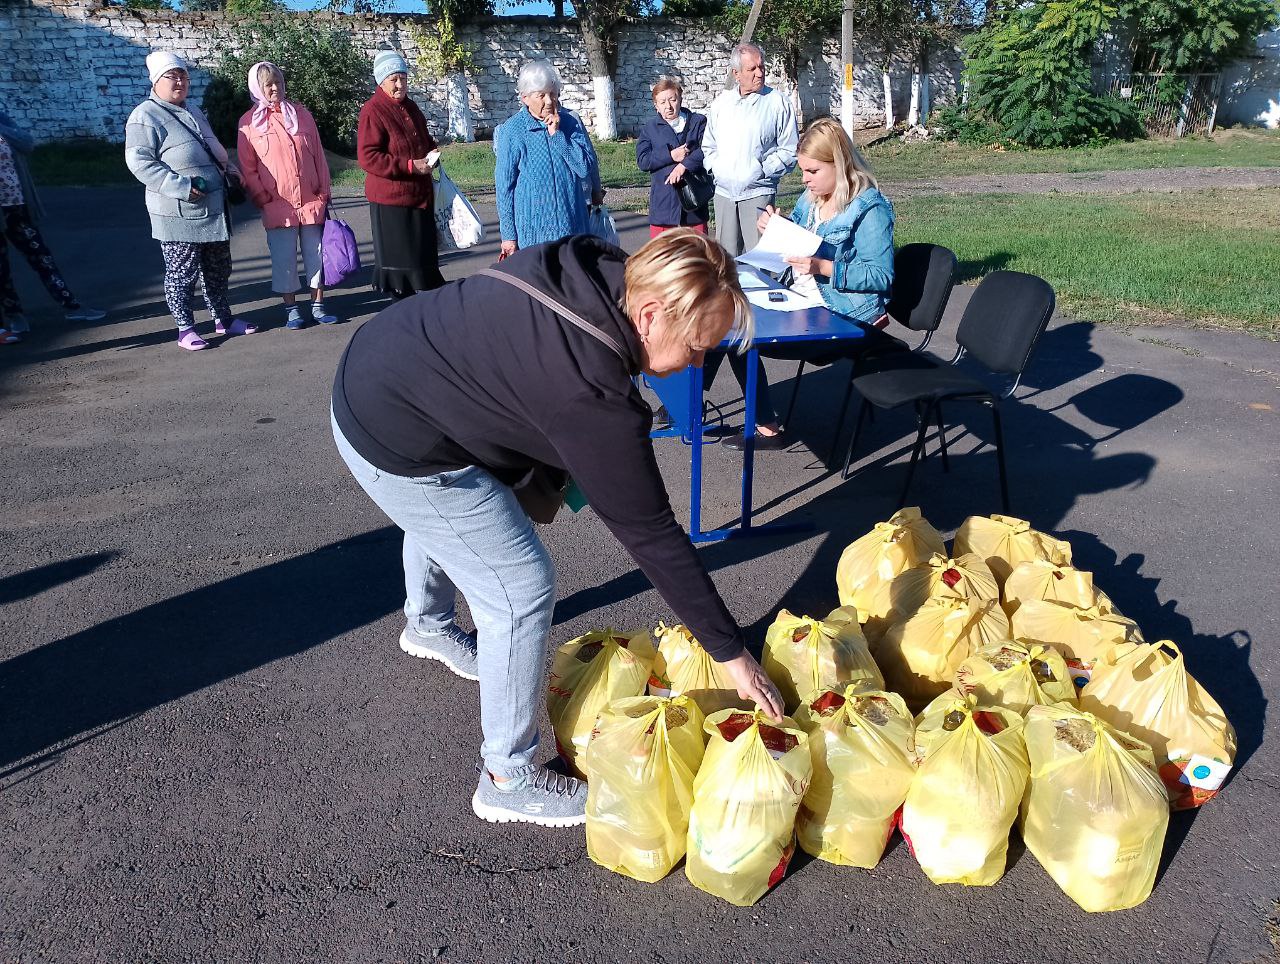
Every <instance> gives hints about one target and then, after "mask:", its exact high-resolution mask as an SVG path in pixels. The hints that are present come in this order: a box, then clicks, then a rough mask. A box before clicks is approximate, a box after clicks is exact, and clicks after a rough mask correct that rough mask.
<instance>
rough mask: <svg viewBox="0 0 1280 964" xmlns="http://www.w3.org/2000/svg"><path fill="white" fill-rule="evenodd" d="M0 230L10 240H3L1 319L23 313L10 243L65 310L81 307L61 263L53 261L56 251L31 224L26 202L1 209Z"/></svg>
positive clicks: (0, 246) (0, 253)
mask: <svg viewBox="0 0 1280 964" xmlns="http://www.w3.org/2000/svg"><path fill="white" fill-rule="evenodd" d="M0 212H2V213H0V231H3V233H4V237H5V238H6V239H8V244H6V243H5V242H4V240H0V321H3V320H4V318H5V316H7V315H20V314H22V302H21V301H19V300H18V291H17V289H16V288H14V286H13V271H12V270H11V268H10V266H9V245H10V244H11V245H13V246H14V248H16V249H17V250H18V251H19V252H20V253H21V254H22V256H23V257H24V258H26V259H27V264H29V265H31V269H32V270H33V271H34V272H35V273H36V274H37V275H39V276H40V280H41V281H42V282H43V283H44V286H45V288H46V289H47V290H48V292H49V294H50V295H52V296H53V300H54V301H56V302H57V303H58V304H59V305H61V306H62V307H63V309H64V310H66V311H71V310H74V309H76V308H79V307H80V302H78V301H76V299H75V296H74V295H73V294H71V289H70V288H68V287H67V283H66V282H65V281H63V280H62V274H61V272H59V271H58V265H57V263H56V262H55V261H54V260H53V252H52V251H50V250H49V246H48V245H47V244H45V243H44V238H43V237H42V236H41V234H40V229H39V228H37V227H36V226H35V225H34V224H32V223H31V215H30V214H29V213H28V211H27V206H26V205H25V204H12V205H8V206H6V207H4V208H0Z"/></svg>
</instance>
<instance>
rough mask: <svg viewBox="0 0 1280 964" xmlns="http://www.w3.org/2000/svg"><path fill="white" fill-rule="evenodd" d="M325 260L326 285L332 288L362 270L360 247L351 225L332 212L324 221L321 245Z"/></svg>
mask: <svg viewBox="0 0 1280 964" xmlns="http://www.w3.org/2000/svg"><path fill="white" fill-rule="evenodd" d="M320 249H321V256H322V258H323V260H324V286H325V287H326V288H332V287H333V286H334V285H340V284H342V282H343V281H345V280H346V279H347V278H349V277H351V276H352V275H353V274H355V273H356V272H357V271H359V270H360V247H359V245H357V244H356V233H355V232H354V231H352V230H351V225H349V224H347V222H346V221H341V220H339V219H338V218H335V217H333V215H332V214H330V216H329V218H328V219H327V220H326V221H325V222H324V239H323V240H322V242H321V245H320Z"/></svg>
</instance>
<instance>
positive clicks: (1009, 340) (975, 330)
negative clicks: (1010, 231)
mask: <svg viewBox="0 0 1280 964" xmlns="http://www.w3.org/2000/svg"><path fill="white" fill-rule="evenodd" d="M1056 300H1057V299H1056V296H1055V295H1054V293H1053V288H1051V287H1050V286H1049V283H1048V282H1047V281H1045V280H1044V279H1043V278H1037V277H1036V276H1035V275H1033V274H1023V273H1022V272H1021V271H993V272H991V274H989V275H987V276H986V277H985V278H983V279H982V281H981V282H980V283H979V284H978V287H977V288H976V289H974V292H973V296H972V297H971V298H970V299H969V303H968V304H967V305H965V309H964V315H963V316H961V318H960V327H959V328H958V329H957V330H956V342H957V343H958V344H959V345H960V347H961V348H963V349H964V350H965V351H966V352H967V353H968V354H970V355H972V356H973V357H974V358H976V359H977V360H978V361H980V362H981V363H982V364H984V365H986V366H987V367H988V368H990V369H991V370H992V371H993V372H1003V373H1004V374H1006V375H1021V374H1022V370H1023V369H1024V368H1025V367H1026V366H1027V362H1028V361H1029V360H1030V359H1031V351H1032V349H1033V348H1035V346H1036V341H1037V340H1039V338H1040V333H1041V332H1043V331H1044V329H1045V326H1046V325H1047V324H1048V323H1049V318H1050V316H1051V315H1052V314H1053V306H1054V304H1055V303H1056Z"/></svg>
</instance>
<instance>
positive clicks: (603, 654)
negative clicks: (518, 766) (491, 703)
mask: <svg viewBox="0 0 1280 964" xmlns="http://www.w3.org/2000/svg"><path fill="white" fill-rule="evenodd" d="M653 659H654V650H653V640H652V639H651V638H650V637H649V634H648V633H647V632H645V631H644V630H639V631H637V632H631V633H621V632H616V631H614V630H613V629H603V630H600V629H597V630H592V631H591V632H589V633H587V634H586V635H584V636H579V637H578V638H577V639H571V640H569V642H567V643H565V644H564V645H563V646H561V647H560V648H559V649H557V650H556V655H555V659H553V660H552V662H551V678H550V680H549V681H548V683H547V715H548V716H549V717H551V728H552V729H553V730H554V731H555V735H556V750H557V752H558V753H559V754H560V756H561V757H563V758H564V761H565V763H567V764H569V766H570V767H571V768H572V769H573V771H574V772H575V773H577V774H578V775H579V776H582V775H583V770H582V755H583V754H584V753H585V752H586V750H587V743H588V742H589V741H590V739H591V731H592V729H593V728H594V727H595V725H596V717H597V716H598V715H599V714H600V711H601V710H602V709H604V706H605V704H606V703H608V702H610V701H611V700H616V699H622V698H623V697H626V696H639V695H641V694H642V693H643V692H644V684H645V682H646V681H647V680H648V679H649V673H650V671H651V670H652V668H653Z"/></svg>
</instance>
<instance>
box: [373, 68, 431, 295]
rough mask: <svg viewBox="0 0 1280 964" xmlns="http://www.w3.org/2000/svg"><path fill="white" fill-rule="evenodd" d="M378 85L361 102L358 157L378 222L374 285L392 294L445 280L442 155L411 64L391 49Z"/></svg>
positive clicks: (376, 77) (426, 287)
mask: <svg viewBox="0 0 1280 964" xmlns="http://www.w3.org/2000/svg"><path fill="white" fill-rule="evenodd" d="M373 79H374V80H375V81H377V84H378V89H377V90H375V91H374V92H373V96H372V97H370V98H369V100H368V101H366V102H365V105H364V106H363V107H362V108H360V126H359V128H358V130H357V133H356V156H357V157H358V158H359V160H360V166H361V167H362V168H364V171H365V180H364V196H365V197H366V198H368V199H369V220H370V221H371V222H372V224H373V286H374V288H376V289H377V290H379V291H385V292H387V293H389V294H390V295H391V297H392V298H396V299H399V298H407V297H409V295H411V294H413V293H414V292H416V291H431V290H432V289H434V288H439V287H440V286H441V285H442V284H444V277H443V276H442V275H441V274H440V265H439V260H440V256H439V253H438V251H437V249H436V221H435V211H434V207H435V188H434V186H433V184H432V180H431V171H432V169H433V168H434V167H435V165H436V162H437V161H438V160H439V156H440V155H439V152H437V151H436V142H435V138H433V137H432V136H431V134H430V133H428V132H427V119H426V118H425V117H423V116H422V111H421V110H419V109H418V105H417V104H415V103H414V102H413V101H412V100H410V99H409V65H408V64H407V63H405V60H404V58H403V57H401V56H400V54H398V53H397V52H396V51H394V50H381V51H379V52H378V55H377V56H376V57H375V58H374V60H373Z"/></svg>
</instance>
